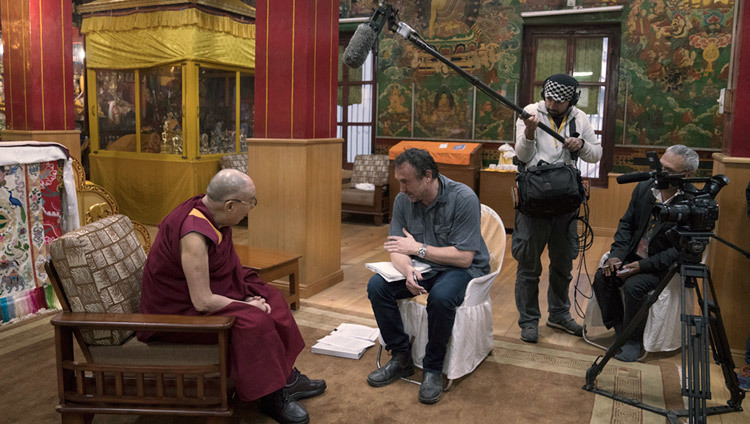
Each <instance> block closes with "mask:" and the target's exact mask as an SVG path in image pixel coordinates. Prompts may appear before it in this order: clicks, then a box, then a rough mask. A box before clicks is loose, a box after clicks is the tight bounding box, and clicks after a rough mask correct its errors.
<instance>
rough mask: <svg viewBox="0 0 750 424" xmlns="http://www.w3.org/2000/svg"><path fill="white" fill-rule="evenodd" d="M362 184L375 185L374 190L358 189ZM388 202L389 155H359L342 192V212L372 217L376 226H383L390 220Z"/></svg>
mask: <svg viewBox="0 0 750 424" xmlns="http://www.w3.org/2000/svg"><path fill="white" fill-rule="evenodd" d="M362 183H365V184H372V185H374V186H375V187H374V190H373V191H370V190H362V189H361V188H358V184H362ZM359 187H362V186H361V185H360V186H359ZM388 200H389V199H388V155H357V156H356V157H355V158H354V165H353V168H352V177H351V180H350V182H349V184H348V185H347V184H344V186H343V187H342V190H341V212H346V213H352V214H362V215H371V216H372V217H373V220H374V221H375V225H381V224H382V223H383V220H384V219H387V218H388V210H389V206H390V203H389V201H388Z"/></svg>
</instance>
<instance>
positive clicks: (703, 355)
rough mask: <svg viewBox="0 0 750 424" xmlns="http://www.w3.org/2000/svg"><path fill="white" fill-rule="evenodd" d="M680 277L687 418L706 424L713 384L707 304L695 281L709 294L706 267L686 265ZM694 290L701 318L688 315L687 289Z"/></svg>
mask: <svg viewBox="0 0 750 424" xmlns="http://www.w3.org/2000/svg"><path fill="white" fill-rule="evenodd" d="M680 277H681V281H682V287H683V297H682V304H683V305H682V311H683V315H682V320H683V336H685V337H686V338H684V339H683V350H682V365H683V370H684V372H683V375H682V394H683V396H686V397H687V398H688V417H689V421H688V422H690V423H691V424H692V423H705V422H706V400H707V399H710V398H711V392H710V391H711V380H710V373H709V369H708V340H709V334H708V314H709V312H708V304H707V303H706V302H705V301H704V299H701V295H700V289H699V288H698V285H697V284H696V278H701V281H702V282H703V292H704V293H705V292H706V286H707V281H708V280H707V277H708V276H707V275H706V270H705V267H702V266H695V265H686V264H683V265H682V266H681V267H680ZM690 286H694V287H695V291H696V293H697V296H698V304H699V305H700V308H701V313H700V315H695V314H688V313H686V311H687V307H688V305H686V304H685V302H686V300H685V292H686V291H687V287H690Z"/></svg>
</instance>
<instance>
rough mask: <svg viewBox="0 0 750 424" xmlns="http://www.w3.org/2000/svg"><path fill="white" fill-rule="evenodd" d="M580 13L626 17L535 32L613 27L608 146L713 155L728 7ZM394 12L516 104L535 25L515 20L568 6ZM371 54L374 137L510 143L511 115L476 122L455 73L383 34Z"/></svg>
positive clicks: (479, 1) (440, 4)
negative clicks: (615, 73)
mask: <svg viewBox="0 0 750 424" xmlns="http://www.w3.org/2000/svg"><path fill="white" fill-rule="evenodd" d="M577 3H578V5H579V6H582V7H585V8H589V7H599V6H614V5H622V6H624V7H623V10H622V12H619V13H615V14H611V13H609V14H606V15H588V14H587V15H567V16H562V17H555V18H545V20H544V21H543V22H545V23H555V24H560V23H565V22H571V21H573V20H575V22H586V23H592V22H597V21H598V22H604V21H606V22H613V21H614V22H619V23H620V25H621V28H622V46H621V57H620V61H619V67H618V68H619V90H618V101H617V111H616V116H617V124H616V125H617V128H616V137H615V140H616V141H615V142H616V143H617V144H623V145H636V146H652V145H657V146H668V145H671V144H675V143H683V144H686V145H689V146H692V147H695V148H715V149H719V148H721V143H722V136H723V135H722V131H723V118H722V117H721V115H720V114H719V113H718V104H717V101H716V100H717V99H718V97H719V90H720V89H721V88H723V87H726V83H727V75H728V66H729V65H728V64H729V57H730V50H731V35H732V25H733V12H734V1H732V0H655V1H647V0H636V1H622V0H611V1H589V0H577ZM375 4H376V2H375V1H372V0H359V1H352V0H343V1H342V3H341V13H342V16H343V17H347V16H365V15H369V14H370V13H371V10H372V8H373V7H375ZM391 4H393V5H394V6H395V7H396V8H397V9H399V17H400V19H401V20H403V21H404V22H406V23H408V24H409V25H411V26H412V27H413V28H414V29H416V30H417V31H418V32H419V33H420V34H421V35H422V37H423V38H425V39H426V40H427V41H428V42H429V43H430V44H432V45H434V46H436V47H437V48H438V49H439V50H440V51H441V53H443V54H444V55H445V56H447V57H449V58H450V59H451V60H452V61H453V62H455V63H457V64H459V65H460V66H462V67H463V68H464V69H466V70H467V71H469V72H470V73H472V74H473V75H475V76H477V77H478V78H480V79H481V80H483V81H484V82H485V83H487V84H489V85H490V86H492V87H493V88H495V89H497V90H500V92H501V94H503V95H504V96H505V97H507V98H508V99H510V100H515V99H516V91H517V86H518V82H519V73H520V63H521V41H522V31H523V25H524V23H527V24H528V23H533V24H538V23H539V22H540V20H539V18H536V19H535V20H534V21H531V20H528V19H527V20H525V21H524V19H523V18H521V13H522V12H525V11H532V10H558V9H563V8H564V7H565V4H566V1H564V0H537V1H531V0H526V1H524V0H393V1H391ZM379 47H380V56H379V59H380V60H379V65H378V119H377V136H378V137H395V138H400V137H410V136H411V135H412V131H413V135H414V137H418V138H425V139H471V138H473V139H476V140H479V141H492V140H510V139H512V134H513V129H512V128H513V124H514V122H513V114H512V112H511V111H510V110H509V109H507V108H506V107H504V106H501V105H499V104H497V103H495V102H493V101H490V100H488V98H487V97H486V96H485V95H483V94H481V93H480V94H479V95H478V97H477V107H476V114H472V104H473V101H474V99H473V91H472V89H471V86H470V84H469V83H468V82H466V81H465V80H463V79H462V78H461V77H459V76H457V75H456V74H455V73H454V72H453V71H451V70H450V69H448V68H446V67H445V66H444V65H442V64H440V63H439V62H437V61H435V60H434V59H433V58H432V57H431V56H429V55H428V54H426V53H423V52H421V51H419V50H418V49H417V48H416V47H415V46H413V45H412V44H411V43H409V42H407V41H405V40H403V39H401V38H400V37H398V36H395V35H394V34H391V33H389V32H387V31H384V32H383V34H382V35H381V38H380V44H379ZM412 100H413V101H412ZM521 106H524V105H521ZM412 109H413V110H414V112H415V114H414V116H415V119H414V128H412V127H411V116H412ZM623 118H625V119H623ZM472 120H474V121H475V126H474V128H475V130H474V131H475V133H474V135H473V136H472V133H471V132H472V130H471V128H472V125H471V123H472ZM623 128H624V132H625V134H624V136H623Z"/></svg>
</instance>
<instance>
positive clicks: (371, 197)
mask: <svg viewBox="0 0 750 424" xmlns="http://www.w3.org/2000/svg"><path fill="white" fill-rule="evenodd" d="M341 203H342V204H344V205H360V206H372V205H373V204H374V203H375V192H374V191H363V190H357V189H356V188H345V189H343V190H341Z"/></svg>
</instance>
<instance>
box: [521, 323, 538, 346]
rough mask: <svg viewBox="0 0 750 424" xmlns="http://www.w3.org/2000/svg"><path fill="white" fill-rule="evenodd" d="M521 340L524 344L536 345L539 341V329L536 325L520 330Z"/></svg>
mask: <svg viewBox="0 0 750 424" xmlns="http://www.w3.org/2000/svg"><path fill="white" fill-rule="evenodd" d="M521 340H523V341H525V342H526V343H536V342H538V341H539V328H537V326H536V325H533V324H532V325H527V326H526V327H523V328H522V329H521Z"/></svg>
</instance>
